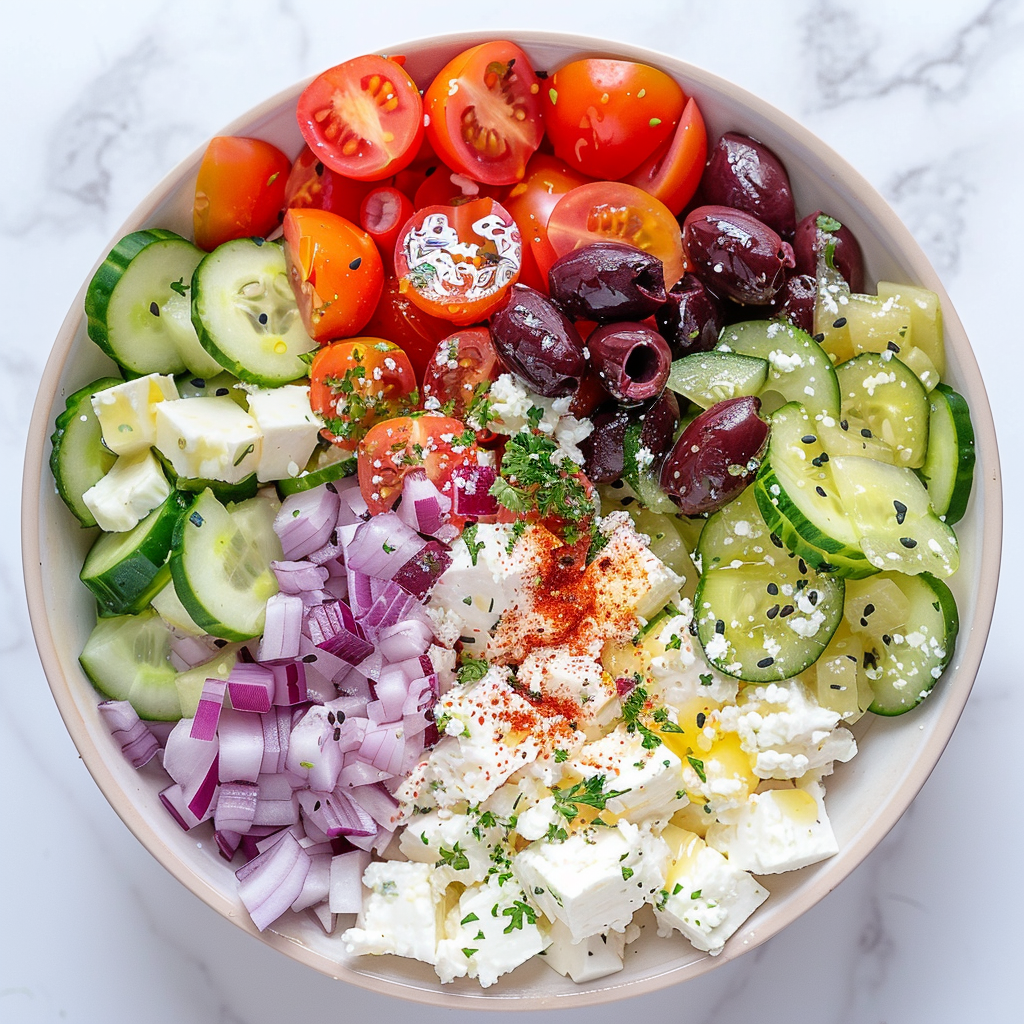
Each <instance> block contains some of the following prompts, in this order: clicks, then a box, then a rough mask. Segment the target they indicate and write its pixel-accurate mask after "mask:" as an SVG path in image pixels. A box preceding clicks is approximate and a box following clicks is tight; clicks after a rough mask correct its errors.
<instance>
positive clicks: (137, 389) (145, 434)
mask: <svg viewBox="0 0 1024 1024" xmlns="http://www.w3.org/2000/svg"><path fill="white" fill-rule="evenodd" d="M177 397H178V389H177V387H176V386H175V384H174V378H173V377H172V376H171V375H170V374H166V375H165V374H160V373H150V374H147V375H146V376H145V377H137V378H136V379H135V380H126V381H125V382H124V383H123V384H116V385H114V387H112V388H107V389H106V390H104V391H99V392H97V393H96V394H95V395H93V396H92V408H93V412H95V413H96V419H97V420H99V424H100V431H101V433H102V434H103V443H104V445H106V446H107V447H108V448H109V449H110V450H111V451H112V452H114V453H116V454H117V455H132V454H134V453H135V452H141V451H145V450H146V449H147V448H149V447H151V446H152V445H153V443H154V441H155V440H156V407H157V405H159V404H160V403H161V402H167V401H173V400H175V399H177Z"/></svg>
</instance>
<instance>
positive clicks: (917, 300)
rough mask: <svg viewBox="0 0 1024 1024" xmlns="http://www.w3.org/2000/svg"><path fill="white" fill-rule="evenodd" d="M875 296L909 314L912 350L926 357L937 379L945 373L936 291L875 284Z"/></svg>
mask: <svg viewBox="0 0 1024 1024" xmlns="http://www.w3.org/2000/svg"><path fill="white" fill-rule="evenodd" d="M878 297H879V298H880V299H882V300H883V302H887V301H889V300H890V299H891V300H892V301H893V303H897V304H900V305H903V306H905V307H906V308H907V309H908V310H909V311H910V328H911V337H912V338H913V341H914V348H916V349H919V350H920V351H921V352H923V353H924V354H925V355H926V356H927V357H928V360H929V362H930V363H931V365H932V366H933V367H934V369H935V374H936V377H941V376H942V375H943V374H944V373H945V372H946V346H945V342H944V340H943V330H942V306H941V305H940V304H939V297H938V295H936V294H935V292H933V291H930V290H929V289H927V288H919V287H918V286H917V285H912V284H894V283H893V282H892V281H879V282H878Z"/></svg>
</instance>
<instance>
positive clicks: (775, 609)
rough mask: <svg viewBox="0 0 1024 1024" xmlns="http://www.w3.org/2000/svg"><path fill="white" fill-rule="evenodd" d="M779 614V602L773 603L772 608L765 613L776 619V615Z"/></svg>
mask: <svg viewBox="0 0 1024 1024" xmlns="http://www.w3.org/2000/svg"><path fill="white" fill-rule="evenodd" d="M778 614H779V606H778V605H777V604H773V605H772V606H771V608H769V609H768V611H766V612H765V615H767V616H768V618H769V619H774V618H775V616H776V615H778Z"/></svg>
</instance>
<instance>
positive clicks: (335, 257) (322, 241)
mask: <svg viewBox="0 0 1024 1024" xmlns="http://www.w3.org/2000/svg"><path fill="white" fill-rule="evenodd" d="M284 240H285V257H286V258H287V261H288V274H289V277H290V278H291V282H292V290H293V291H294V292H295V299H296V301H297V302H298V305H299V312H300V313H301V314H302V322H303V323H304V324H305V326H306V333H307V334H308V335H309V336H310V337H311V338H314V339H315V340H317V341H321V342H322V341H331V340H333V339H335V338H347V337H351V336H352V335H353V334H356V333H357V332H358V331H360V330H362V329H363V327H364V326H365V325H366V323H367V321H368V320H369V319H370V317H371V315H372V314H373V311H374V309H375V308H376V305H377V301H378V300H379V299H380V293H381V289H382V287H383V286H384V265H383V264H382V262H381V258H380V253H378V252H377V247H376V246H375V245H374V244H373V239H372V238H370V236H369V235H368V234H367V233H366V232H365V231H363V230H362V229H361V228H359V227H358V226H357V225H355V224H353V223H352V222H351V221H349V220H345V218H344V217H339V216H338V215H337V214H336V213H328V212H327V211H326V210H289V211H288V212H287V213H286V214H285V218H284Z"/></svg>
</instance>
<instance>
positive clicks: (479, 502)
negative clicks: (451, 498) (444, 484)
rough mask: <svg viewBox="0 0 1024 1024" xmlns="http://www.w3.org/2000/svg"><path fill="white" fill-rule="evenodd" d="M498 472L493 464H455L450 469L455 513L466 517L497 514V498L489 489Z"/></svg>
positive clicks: (476, 517) (472, 517) (482, 517)
mask: <svg viewBox="0 0 1024 1024" xmlns="http://www.w3.org/2000/svg"><path fill="white" fill-rule="evenodd" d="M497 479H498V472H497V470H496V469H495V468H494V467H493V466H472V465H464V466H456V467H455V469H453V470H452V482H453V483H454V485H455V514H456V515H457V516H461V517H464V518H466V519H484V518H487V517H488V516H495V515H497V514H498V499H497V498H495V497H492V495H491V493H490V491H491V487H493V486H494V481H495V480H497Z"/></svg>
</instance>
